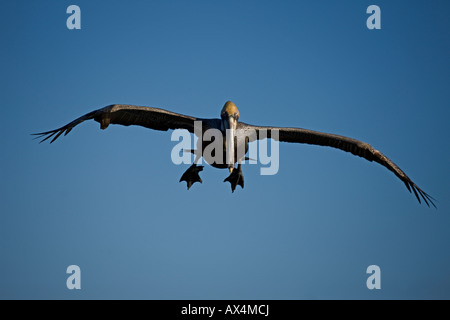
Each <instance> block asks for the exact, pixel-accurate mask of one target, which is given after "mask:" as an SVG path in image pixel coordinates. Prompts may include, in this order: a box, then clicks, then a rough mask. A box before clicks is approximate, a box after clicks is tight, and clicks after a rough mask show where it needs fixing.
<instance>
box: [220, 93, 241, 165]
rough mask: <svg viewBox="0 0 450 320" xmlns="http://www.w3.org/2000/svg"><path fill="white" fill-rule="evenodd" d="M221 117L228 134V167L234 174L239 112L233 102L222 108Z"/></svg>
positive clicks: (228, 102)
mask: <svg viewBox="0 0 450 320" xmlns="http://www.w3.org/2000/svg"><path fill="white" fill-rule="evenodd" d="M220 117H221V118H222V128H223V129H224V132H225V133H226V139H227V143H226V152H227V165H228V169H229V170H230V172H232V171H233V169H234V151H235V150H234V136H235V133H236V127H237V122H238V119H239V110H238V108H237V107H236V105H235V104H234V103H233V102H231V101H227V102H226V103H225V105H224V106H223V108H222V111H221V113H220Z"/></svg>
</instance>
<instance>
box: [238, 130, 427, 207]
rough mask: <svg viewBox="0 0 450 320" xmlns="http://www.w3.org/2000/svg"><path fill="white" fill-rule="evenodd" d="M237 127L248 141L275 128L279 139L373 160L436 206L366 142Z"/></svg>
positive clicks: (260, 137)
mask: <svg viewBox="0 0 450 320" xmlns="http://www.w3.org/2000/svg"><path fill="white" fill-rule="evenodd" d="M239 128H240V129H242V130H244V132H247V136H248V137H249V141H250V142H251V141H254V140H256V139H264V138H266V137H267V138H272V132H273V131H272V130H277V131H278V140H279V141H283V142H292V143H306V144H313V145H319V146H327V147H332V148H336V149H340V150H343V151H346V152H350V153H352V154H354V155H356V156H359V157H362V158H364V159H366V160H368V161H375V162H377V163H379V164H381V165H382V166H384V167H386V168H387V169H389V170H390V171H392V172H393V173H394V174H395V175H396V176H397V177H398V178H399V179H400V180H402V181H403V183H404V184H405V185H406V188H407V189H408V190H409V192H411V191H412V192H414V195H415V196H416V198H417V200H418V201H419V203H421V199H422V200H423V201H424V202H425V203H426V204H427V205H428V206H430V204H431V205H432V206H434V207H435V208H436V205H435V204H434V202H433V200H435V199H433V197H431V196H430V195H429V194H427V193H426V192H425V191H423V190H422V189H420V188H419V187H418V186H417V185H416V184H415V183H414V182H413V181H412V180H411V179H410V178H409V177H408V176H407V175H406V174H405V173H404V172H403V171H402V170H401V169H400V168H399V167H398V166H397V165H396V164H395V163H394V162H392V161H391V160H390V159H389V158H388V157H386V156H385V155H384V154H382V153H381V152H380V151H378V150H376V149H374V148H373V147H372V146H371V145H370V144H368V143H365V142H362V141H359V140H356V139H352V138H348V137H344V136H340V135H336V134H331V133H323V132H318V131H313V130H307V129H302V128H282V127H262V126H253V125H249V124H246V123H243V122H240V123H239Z"/></svg>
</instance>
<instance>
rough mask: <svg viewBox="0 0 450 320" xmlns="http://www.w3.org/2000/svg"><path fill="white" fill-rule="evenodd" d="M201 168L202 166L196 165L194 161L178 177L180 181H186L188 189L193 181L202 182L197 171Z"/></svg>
mask: <svg viewBox="0 0 450 320" xmlns="http://www.w3.org/2000/svg"><path fill="white" fill-rule="evenodd" d="M202 170H203V166H198V165H196V164H195V163H194V164H193V165H192V166H190V167H189V169H187V170H186V172H185V173H183V175H182V176H181V178H180V182H181V181H186V182H187V188H188V190H189V188H190V187H191V186H192V185H193V184H194V183H195V182H200V183H202V179H201V178H200V176H199V175H198V173H199V172H200V171H202Z"/></svg>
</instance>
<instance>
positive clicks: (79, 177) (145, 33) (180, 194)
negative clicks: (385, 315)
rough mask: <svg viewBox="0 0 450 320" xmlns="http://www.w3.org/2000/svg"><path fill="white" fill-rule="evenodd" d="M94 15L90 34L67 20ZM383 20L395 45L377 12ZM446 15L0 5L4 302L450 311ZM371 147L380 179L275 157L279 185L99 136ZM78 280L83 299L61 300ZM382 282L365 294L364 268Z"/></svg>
mask: <svg viewBox="0 0 450 320" xmlns="http://www.w3.org/2000/svg"><path fill="white" fill-rule="evenodd" d="M71 4H77V5H79V6H80V8H81V30H68V29H67V28H66V19H67V18H68V16H69V15H68V14H66V8H67V7H68V6H69V5H71ZM371 4H376V5H378V6H379V7H380V8H381V27H382V28H381V30H368V29H367V27H366V19H367V18H368V16H369V15H368V14H366V9H367V7H368V6H369V5H371ZM448 12H450V3H449V2H448V1H432V2H430V1H414V2H411V1H395V2H392V1H380V0H377V1H283V2H280V1H277V2H276V1H227V2H226V3H225V2H220V3H219V2H217V1H108V2H106V1H3V2H2V8H1V11H0V41H1V44H2V50H1V53H0V55H1V59H0V66H1V70H2V72H1V76H0V81H1V82H0V92H1V97H2V107H1V112H2V116H1V118H0V137H1V138H0V145H1V152H0V164H1V167H0V168H1V169H0V181H1V183H0V208H1V214H0V256H1V260H0V298H2V299H10V298H18V299H50V298H56V299H80V298H81V299H132V298H133V299H419V298H424V299H449V298H450V275H449V272H448V270H450V250H449V244H450V232H449V228H450V202H449V190H450V183H449V176H450V175H449V174H450V169H449V163H450V150H449V149H450V148H449V147H448V138H449V133H448V132H447V130H448V123H449V120H448V119H449V116H450V111H449V108H448V106H449V102H448V101H450V90H448V89H449V87H448V86H449V83H450V59H449V58H450V57H449V52H450V22H449V20H448ZM227 100H232V101H234V102H235V103H236V105H237V106H238V108H239V110H240V119H241V120H242V121H244V122H247V123H252V124H258V125H279V126H290V127H295V126H298V127H303V128H308V129H314V130H319V131H324V132H330V133H335V134H341V135H345V136H349V137H352V138H356V139H360V140H363V141H365V142H367V143H370V144H371V145H372V146H374V147H375V148H376V149H378V150H380V151H381V152H383V153H384V154H386V155H387V156H388V157H389V158H391V159H392V160H393V161H394V162H395V163H396V164H397V165H399V167H400V168H402V170H404V171H405V172H406V173H407V174H408V175H409V176H410V177H411V179H412V180H413V181H414V182H416V183H417V184H418V185H419V186H420V187H421V188H423V189H424V190H425V191H426V192H428V193H429V194H431V195H432V196H433V197H434V198H436V199H437V200H438V202H437V206H438V209H437V210H435V209H430V208H428V207H426V206H425V205H419V204H418V203H417V201H416V199H415V198H414V196H413V195H411V194H410V193H409V192H408V191H407V190H406V188H405V187H404V185H403V183H402V182H401V181H400V180H398V179H397V178H396V177H395V176H394V175H393V174H392V173H391V172H389V171H388V170H386V169H385V168H383V167H382V166H380V165H378V164H374V163H370V162H368V161H365V160H363V159H361V158H357V157H354V156H352V155H351V154H348V153H345V152H341V151H339V150H334V149H331V148H324V147H317V146H307V145H294V144H280V170H279V172H278V173H277V174H276V175H274V176H261V175H260V174H259V166H257V165H246V166H244V168H243V173H244V176H245V189H243V190H241V189H240V188H239V187H238V190H236V192H234V193H231V191H230V186H229V184H228V183H223V179H224V178H226V177H227V176H228V172H227V171H225V170H217V169H214V168H212V167H205V169H204V171H203V172H202V173H201V177H202V179H203V184H201V185H200V184H196V185H194V186H193V187H192V188H191V190H189V191H187V190H186V185H185V183H184V182H183V183H179V182H178V181H179V178H180V177H181V175H182V173H183V172H184V171H185V170H186V169H187V166H186V165H181V166H176V165H174V164H173V163H172V162H171V159H170V153H171V150H172V148H173V147H174V146H175V145H176V142H172V141H171V140H170V138H171V135H170V132H156V131H150V130H148V129H145V128H140V127H128V128H127V127H122V126H110V127H109V128H108V129H107V130H105V131H100V130H99V126H98V123H96V122H93V121H91V122H86V123H83V124H82V125H80V126H79V127H77V128H75V129H74V130H73V131H72V132H71V133H70V134H69V135H68V136H66V137H63V138H62V139H59V140H58V141H57V142H55V143H53V144H52V145H48V144H38V143H37V141H36V140H32V139H31V136H30V134H31V133H34V132H41V131H45V130H50V129H54V128H57V127H59V126H61V125H64V124H66V123H68V122H70V121H72V120H73V119H75V118H76V117H78V116H80V115H83V114H85V113H87V112H89V111H92V110H94V109H98V108H100V107H103V106H106V105H109V104H112V103H126V104H135V105H145V106H154V107H161V108H166V109H169V110H171V111H174V112H179V113H184V114H190V115H194V116H198V117H205V118H210V117H211V118H212V117H219V113H220V109H221V107H222V106H223V104H224V102H225V101H227ZM72 264H76V265H78V266H80V268H81V272H82V277H81V286H82V289H81V290H68V289H67V288H66V279H67V277H68V275H67V274H66V268H67V267H68V266H69V265H72ZM373 264H375V265H378V266H380V268H381V283H382V288H381V290H372V291H371V290H368V289H367V287H366V279H367V277H368V275H367V274H366V268H367V267H368V266H369V265H373Z"/></svg>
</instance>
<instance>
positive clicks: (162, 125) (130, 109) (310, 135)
mask: <svg viewBox="0 0 450 320" xmlns="http://www.w3.org/2000/svg"><path fill="white" fill-rule="evenodd" d="M92 119H93V120H95V121H96V122H98V123H100V129H103V130H104V129H106V128H107V127H108V126H109V125H110V124H120V125H123V126H130V125H137V126H142V127H145V128H149V129H153V130H160V131H167V130H169V129H172V130H175V129H186V130H188V131H189V132H191V133H194V134H195V135H197V136H199V139H198V140H197V149H195V150H185V151H188V152H191V153H193V154H194V155H195V160H194V162H193V164H192V165H191V166H190V167H189V168H188V169H187V170H186V171H185V172H184V173H183V175H182V176H181V178H180V181H179V182H182V181H185V182H186V183H187V189H190V188H191V186H192V185H193V184H194V183H195V182H200V183H202V180H201V178H200V175H199V172H201V171H202V170H203V166H199V165H197V163H198V161H199V160H200V159H201V158H202V157H203V158H204V159H205V161H206V162H207V163H208V164H209V165H211V166H212V167H215V168H219V169H228V170H229V172H230V175H229V176H228V177H227V178H226V179H225V180H224V182H226V181H228V182H229V183H230V184H231V191H232V192H234V191H235V189H236V187H237V186H238V185H239V186H240V187H241V188H244V176H243V173H242V168H241V163H242V162H243V161H244V160H246V159H249V158H248V157H246V153H247V151H248V146H249V143H250V142H253V141H256V140H262V139H265V138H268V139H269V138H272V139H275V140H277V141H280V142H290V143H302V144H311V145H319V146H327V147H332V148H336V149H340V150H342V151H346V152H349V153H351V154H353V155H355V156H359V157H361V158H364V159H366V160H368V161H371V162H372V161H374V162H377V163H379V164H381V165H382V166H384V167H386V168H387V169H389V170H390V171H392V172H393V173H394V174H395V175H396V176H397V177H398V178H399V179H400V180H401V181H402V182H403V183H404V184H405V186H406V188H407V189H408V191H409V192H410V193H414V195H415V197H416V198H417V200H418V202H419V203H422V200H423V201H424V202H425V203H426V205H427V206H428V207H430V205H432V206H434V207H435V208H436V205H435V203H434V201H433V200H435V199H434V198H433V197H431V196H430V195H429V194H427V193H426V192H425V191H423V190H422V189H421V188H419V187H418V186H417V185H416V184H415V183H414V182H413V181H412V180H411V179H410V178H409V177H408V176H407V175H406V174H405V173H404V172H403V171H402V170H401V169H400V168H399V167H398V166H397V165H396V164H395V163H394V162H392V161H391V160H390V159H389V158H388V157H386V156H385V155H384V154H382V153H381V152H380V151H378V150H376V149H374V148H373V147H372V146H371V145H370V144H368V143H365V142H362V141H360V140H356V139H352V138H348V137H345V136H341V135H336V134H331V133H323V132H319V131H313V130H308V129H302V128H288V127H269V126H255V125H251V124H247V123H244V122H241V121H239V110H238V108H237V106H236V105H235V104H234V103H233V102H231V101H227V102H226V103H225V105H224V106H223V108H222V110H221V112H220V119H219V118H212V119H211V118H197V117H193V116H188V115H183V114H179V113H175V112H171V111H168V110H165V109H161V108H155V107H145V106H135V105H126V104H113V105H108V106H106V107H103V108H100V109H97V110H94V111H92V112H89V113H87V114H85V115H83V116H81V117H79V118H77V119H75V120H73V121H72V122H70V123H68V124H66V125H65V126H62V127H60V128H58V129H55V130H50V131H46V132H40V133H33V134H32V135H35V136H36V139H41V141H40V143H42V142H44V141H47V140H49V139H50V138H52V139H51V140H50V143H53V142H54V141H55V140H56V139H58V138H59V137H60V136H61V135H62V134H63V133H64V135H67V134H68V133H69V132H70V131H71V130H72V129H73V128H74V127H76V126H77V125H79V124H81V123H82V122H84V121H86V120H92ZM198 123H200V124H201V127H200V129H201V130H200V131H199V130H196V124H198ZM211 129H212V130H216V132H219V135H222V138H223V143H222V147H223V150H220V148H219V149H218V151H221V153H222V157H221V156H220V155H218V156H217V157H216V156H215V154H214V152H212V153H211V154H206V152H205V150H206V149H207V148H208V146H209V147H210V145H211V144H212V143H214V139H205V138H204V134H205V133H206V132H207V130H211ZM275 132H276V134H275ZM236 163H237V168H236V166H235V165H236Z"/></svg>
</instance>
